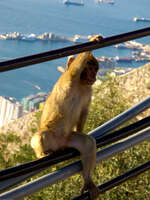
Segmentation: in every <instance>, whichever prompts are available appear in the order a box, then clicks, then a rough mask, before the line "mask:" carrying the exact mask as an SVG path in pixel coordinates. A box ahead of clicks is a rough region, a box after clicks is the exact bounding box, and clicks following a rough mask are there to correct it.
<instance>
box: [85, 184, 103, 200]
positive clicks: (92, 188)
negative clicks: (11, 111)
mask: <svg viewBox="0 0 150 200" xmlns="http://www.w3.org/2000/svg"><path fill="white" fill-rule="evenodd" d="M85 191H89V193H90V199H91V200H94V199H96V198H97V197H98V196H99V194H100V191H99V189H98V187H96V185H95V184H94V183H93V182H92V181H91V182H89V183H87V184H85V185H84V186H83V188H82V190H81V194H83V193H84V192H85Z"/></svg>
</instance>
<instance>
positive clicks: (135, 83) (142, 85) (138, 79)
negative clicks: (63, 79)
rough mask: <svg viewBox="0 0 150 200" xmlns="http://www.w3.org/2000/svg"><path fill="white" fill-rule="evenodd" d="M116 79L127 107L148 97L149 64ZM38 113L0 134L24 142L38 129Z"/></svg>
mask: <svg viewBox="0 0 150 200" xmlns="http://www.w3.org/2000/svg"><path fill="white" fill-rule="evenodd" d="M116 79H117V82H118V90H119V91H120V92H121V96H122V97H123V99H125V100H126V103H127V104H128V106H129V107H130V106H133V105H135V104H137V103H138V102H140V101H142V100H143V99H144V98H146V97H148V96H150V63H149V64H146V65H144V66H141V67H139V68H137V69H133V70H132V71H131V72H129V73H127V74H124V75H121V76H117V77H116ZM96 87H98V86H96ZM104 87H105V86H104ZM105 89H106V88H105ZM105 89H104V90H105ZM106 90H107V89H106ZM100 95H101V94H100ZM38 113H39V111H37V112H32V113H30V114H27V115H25V116H24V117H21V118H20V119H18V120H15V121H13V122H11V123H9V124H7V125H6V126H4V127H1V128H0V133H7V132H9V133H16V134H17V135H18V136H21V138H23V139H25V140H26V139H27V138H28V137H30V136H31V135H32V132H34V129H35V130H36V128H38V124H37V121H39V119H37V118H38ZM149 114H150V110H147V111H146V112H144V116H145V115H149ZM141 116H143V115H140V117H139V118H141ZM26 142H27V141H26Z"/></svg>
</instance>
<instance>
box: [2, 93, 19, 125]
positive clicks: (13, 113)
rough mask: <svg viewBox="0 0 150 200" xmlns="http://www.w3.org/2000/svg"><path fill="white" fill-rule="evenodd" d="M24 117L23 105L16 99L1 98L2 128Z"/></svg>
mask: <svg viewBox="0 0 150 200" xmlns="http://www.w3.org/2000/svg"><path fill="white" fill-rule="evenodd" d="M22 115H23V105H22V104H21V103H20V102H18V101H17V100H16V99H15V98H12V97H4V96H0V127H1V126H3V125H5V124H7V123H9V122H10V121H12V120H15V119H18V118H19V117H21V116H22Z"/></svg>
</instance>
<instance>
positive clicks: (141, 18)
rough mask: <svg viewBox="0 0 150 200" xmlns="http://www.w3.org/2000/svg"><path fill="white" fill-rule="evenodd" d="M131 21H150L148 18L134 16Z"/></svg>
mask: <svg viewBox="0 0 150 200" xmlns="http://www.w3.org/2000/svg"><path fill="white" fill-rule="evenodd" d="M133 21H134V22H140V21H143V22H150V18H144V17H134V18H133Z"/></svg>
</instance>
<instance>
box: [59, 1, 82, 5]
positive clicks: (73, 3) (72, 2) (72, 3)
mask: <svg viewBox="0 0 150 200" xmlns="http://www.w3.org/2000/svg"><path fill="white" fill-rule="evenodd" d="M63 3H64V4H65V5H67V6H69V5H74V6H84V2H83V1H82V0H81V1H80V2H76V1H71V0H64V1H63Z"/></svg>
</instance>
